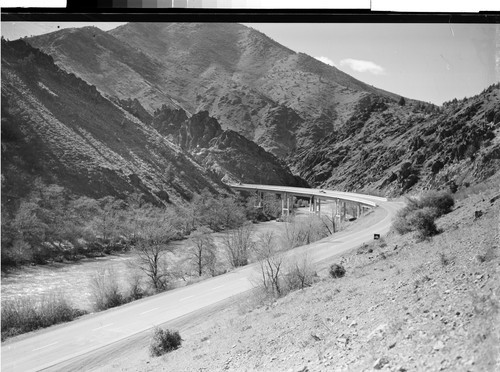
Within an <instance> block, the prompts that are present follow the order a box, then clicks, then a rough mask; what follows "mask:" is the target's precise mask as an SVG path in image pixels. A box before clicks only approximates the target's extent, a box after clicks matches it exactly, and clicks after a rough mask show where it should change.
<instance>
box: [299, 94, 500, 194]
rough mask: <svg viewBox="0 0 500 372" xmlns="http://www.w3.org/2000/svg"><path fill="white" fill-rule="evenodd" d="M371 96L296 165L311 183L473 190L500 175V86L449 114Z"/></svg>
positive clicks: (453, 106) (447, 108)
mask: <svg viewBox="0 0 500 372" xmlns="http://www.w3.org/2000/svg"><path fill="white" fill-rule="evenodd" d="M398 106H399V105H394V104H392V103H387V102H384V100H381V99H380V98H378V97H376V96H371V97H370V96H369V97H367V98H366V99H365V100H364V101H363V105H360V106H359V110H358V114H356V115H354V116H353V117H352V118H351V119H350V120H348V121H347V122H346V124H345V125H344V126H343V127H342V128H341V129H340V130H338V131H334V132H332V133H331V134H330V135H328V136H327V137H325V138H324V139H323V140H321V141H319V142H318V143H317V144H316V146H315V147H314V148H307V149H306V148H304V149H302V150H301V151H299V152H297V153H296V154H295V155H294V156H293V157H292V158H291V159H289V162H290V163H292V164H294V168H293V170H294V171H295V172H296V173H298V174H300V175H301V176H302V177H304V178H305V179H307V180H308V181H309V182H310V183H311V184H313V185H318V186H323V187H332V188H336V189H345V190H364V191H368V190H381V191H383V192H385V193H386V194H390V195H398V194H400V193H402V192H407V191H409V190H411V189H413V190H414V189H433V188H441V187H448V186H449V187H451V188H452V189H454V188H456V187H459V186H467V185H469V184H474V183H476V182H478V181H481V180H484V179H486V178H488V177H490V176H491V175H493V174H494V173H495V172H497V171H498V170H500V84H496V85H492V86H490V87H489V88H487V89H485V90H484V91H483V92H482V93H481V94H479V95H477V96H474V97H471V98H468V99H463V100H461V101H457V100H453V101H451V102H448V103H446V104H445V105H444V106H443V107H441V108H436V107H432V106H426V105H423V104H410V107H405V108H404V109H403V108H401V107H398Z"/></svg>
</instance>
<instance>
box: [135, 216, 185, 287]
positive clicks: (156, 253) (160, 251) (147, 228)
mask: <svg viewBox="0 0 500 372" xmlns="http://www.w3.org/2000/svg"><path fill="white" fill-rule="evenodd" d="M174 218H175V216H173V215H172V214H170V213H168V211H165V212H163V213H162V214H159V213H157V214H156V215H150V218H149V221H148V224H145V225H143V226H141V231H140V232H139V234H138V241H137V243H136V245H135V251H136V254H137V264H138V267H139V269H140V270H142V271H143V272H144V274H145V275H146V276H147V277H148V278H149V279H150V282H151V285H152V287H153V289H154V290H155V291H156V292H161V291H163V290H165V289H166V288H167V284H168V276H169V275H168V264H167V254H168V252H171V251H172V248H171V247H170V246H169V243H170V242H171V241H172V240H173V239H174V237H175V236H176V235H177V231H176V230H175V228H174V227H173V219H174Z"/></svg>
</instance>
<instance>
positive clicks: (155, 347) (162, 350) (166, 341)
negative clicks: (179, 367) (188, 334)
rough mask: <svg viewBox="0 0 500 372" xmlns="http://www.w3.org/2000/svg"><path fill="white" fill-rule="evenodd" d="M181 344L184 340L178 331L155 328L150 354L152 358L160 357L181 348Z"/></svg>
mask: <svg viewBox="0 0 500 372" xmlns="http://www.w3.org/2000/svg"><path fill="white" fill-rule="evenodd" d="M181 343H182V339H181V336H180V334H179V332H178V331H171V330H169V329H162V328H159V327H155V328H154V330H153V340H152V341H151V345H150V347H149V352H150V353H151V356H160V355H163V354H166V353H168V352H170V351H172V350H175V349H177V348H179V346H181Z"/></svg>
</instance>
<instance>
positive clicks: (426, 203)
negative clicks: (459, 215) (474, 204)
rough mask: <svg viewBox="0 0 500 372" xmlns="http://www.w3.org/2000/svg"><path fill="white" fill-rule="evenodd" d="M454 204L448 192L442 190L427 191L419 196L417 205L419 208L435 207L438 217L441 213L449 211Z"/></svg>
mask: <svg viewBox="0 0 500 372" xmlns="http://www.w3.org/2000/svg"><path fill="white" fill-rule="evenodd" d="M454 205H455V200H454V199H453V196H451V194H450V193H448V192H446V191H443V192H428V193H427V194H425V195H423V196H422V197H421V198H420V202H419V206H420V208H425V207H429V208H435V209H436V211H437V216H436V217H440V216H442V215H443V214H447V213H450V212H451V208H452V207H453V206H454Z"/></svg>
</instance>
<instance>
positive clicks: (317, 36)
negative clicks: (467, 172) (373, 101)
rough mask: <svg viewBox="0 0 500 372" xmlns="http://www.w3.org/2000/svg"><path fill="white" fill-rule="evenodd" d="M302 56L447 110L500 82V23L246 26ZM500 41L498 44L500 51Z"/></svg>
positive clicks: (21, 30)
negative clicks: (456, 101)
mask: <svg viewBox="0 0 500 372" xmlns="http://www.w3.org/2000/svg"><path fill="white" fill-rule="evenodd" d="M121 24H123V23H62V22H59V23H57V22H45V23H42V22H29V23H28V22H17V23H14V22H2V24H1V33H2V35H3V36H4V37H6V38H7V39H9V40H13V39H16V38H19V37H22V36H30V35H39V34H43V33H47V32H52V31H56V30H57V29H59V28H63V27H83V26H88V25H95V26H97V27H100V28H102V29H103V30H110V29H112V28H114V27H117V26H118V25H121ZM245 25H246V26H249V27H252V28H254V29H256V30H259V31H261V32H263V33H264V34H266V35H267V36H269V37H271V38H272V39H274V40H275V41H277V42H279V43H280V44H283V45H285V46H286V47H288V48H290V49H292V50H293V51H295V52H302V53H306V54H308V55H310V56H312V57H315V58H317V59H319V60H321V61H322V62H324V63H327V64H329V65H332V66H335V67H336V68H338V69H340V70H342V71H344V72H346V73H348V74H349V75H351V76H353V77H355V78H357V79H359V80H361V81H363V82H365V83H368V84H370V85H373V86H375V87H377V88H381V89H384V90H387V91H390V92H393V93H396V94H399V95H402V96H405V97H408V98H413V99H418V100H422V101H426V102H432V103H434V104H438V105H441V104H442V103H443V102H445V101H449V100H452V99H453V98H457V99H461V98H464V97H471V96H473V95H475V94H478V93H480V92H481V91H482V90H483V89H484V88H486V87H488V86H489V85H491V84H494V83H496V82H498V81H499V79H500V25H496V24H443V23H440V24H408V23H394V24H382V23H350V24H348V23H309V24H308V23H294V24H290V23H245ZM497 44H498V46H497Z"/></svg>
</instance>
